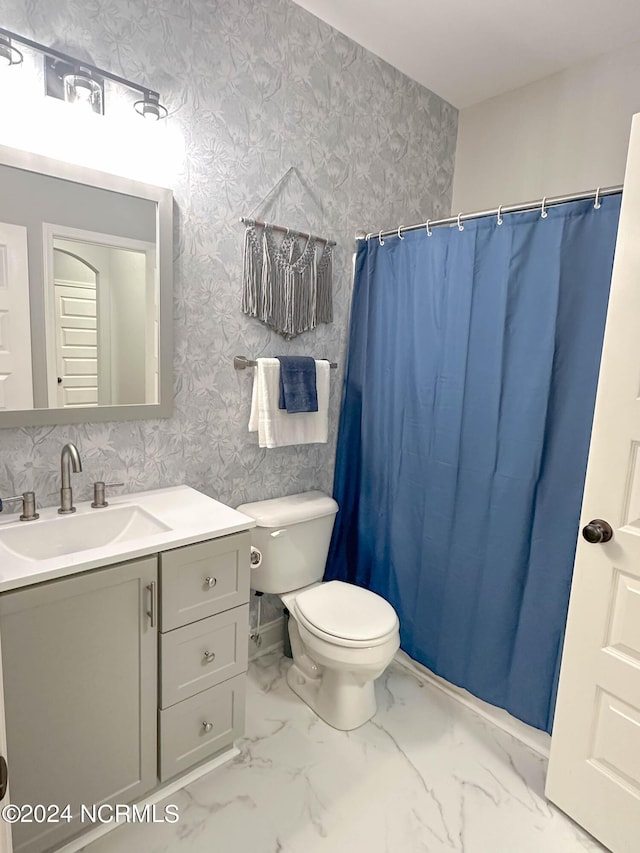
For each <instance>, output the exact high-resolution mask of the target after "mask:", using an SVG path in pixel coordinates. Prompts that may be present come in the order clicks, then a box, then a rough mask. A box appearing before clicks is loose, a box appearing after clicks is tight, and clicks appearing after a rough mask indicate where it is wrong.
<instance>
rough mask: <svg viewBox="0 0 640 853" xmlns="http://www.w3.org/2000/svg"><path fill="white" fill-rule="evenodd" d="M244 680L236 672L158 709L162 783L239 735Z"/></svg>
mask: <svg viewBox="0 0 640 853" xmlns="http://www.w3.org/2000/svg"><path fill="white" fill-rule="evenodd" d="M245 679H246V676H245V675H237V676H236V677H235V678H230V679H229V680H228V681H223V682H222V684H218V685H216V687H212V688H211V689H209V690H205V692H204V693H198V694H197V696H192V697H191V699H185V700H184V702H178V704H177V705H173V706H172V707H171V708H167V709H166V710H164V711H160V712H159V714H160V781H161V782H164V781H165V780H166V779H170V778H171V777H172V776H175V775H176V774H177V773H182V772H183V771H185V770H188V769H189V767H191V766H192V765H194V764H197V763H198V762H199V761H202V760H203V759H205V758H209V757H210V756H212V755H215V753H216V752H219V751H220V750H221V749H224V747H226V746H230V745H231V744H232V743H233V740H234V738H236V737H240V735H241V734H242V732H243V730H244V692H245ZM207 729H208V730H207Z"/></svg>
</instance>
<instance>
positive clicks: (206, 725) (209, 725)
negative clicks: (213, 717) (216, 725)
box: [202, 722, 213, 732]
mask: <svg viewBox="0 0 640 853" xmlns="http://www.w3.org/2000/svg"><path fill="white" fill-rule="evenodd" d="M202 728H203V730H204V731H205V732H210V731H211V729H212V728H213V723H207V722H204V723H203V724H202Z"/></svg>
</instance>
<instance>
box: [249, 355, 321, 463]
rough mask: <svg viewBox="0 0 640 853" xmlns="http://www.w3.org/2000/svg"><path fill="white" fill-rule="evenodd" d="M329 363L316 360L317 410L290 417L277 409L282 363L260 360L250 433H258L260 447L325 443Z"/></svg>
mask: <svg viewBox="0 0 640 853" xmlns="http://www.w3.org/2000/svg"><path fill="white" fill-rule="evenodd" d="M329 370H330V367H329V362H328V361H316V388H317V391H318V411H317V412H298V413H296V414H293V415H290V414H288V413H287V412H286V411H285V410H284V409H279V408H278V402H279V400H280V362H279V361H278V359H277V358H259V359H258V366H257V367H256V368H255V374H254V377H253V393H252V395H251V415H250V416H249V432H257V433H258V444H259V445H260V447H286V446H287V445H289V444H326V442H327V440H328V437H329V375H330V374H329Z"/></svg>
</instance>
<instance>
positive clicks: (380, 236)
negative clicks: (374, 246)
mask: <svg viewBox="0 0 640 853" xmlns="http://www.w3.org/2000/svg"><path fill="white" fill-rule="evenodd" d="M378 243H380V245H381V246H384V240H383V239H382V228H381V229H380V232H379V234H378Z"/></svg>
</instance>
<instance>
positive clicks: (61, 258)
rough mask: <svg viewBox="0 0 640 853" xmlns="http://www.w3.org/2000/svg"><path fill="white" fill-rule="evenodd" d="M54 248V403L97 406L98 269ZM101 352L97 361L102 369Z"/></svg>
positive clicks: (60, 405) (59, 247) (98, 400)
mask: <svg viewBox="0 0 640 853" xmlns="http://www.w3.org/2000/svg"><path fill="white" fill-rule="evenodd" d="M64 242H65V241H59V245H54V250H53V275H54V279H53V290H54V297H53V299H54V312H55V341H56V364H55V372H56V384H55V386H53V387H52V389H51V390H52V392H54V393H55V394H56V401H55V405H56V407H62V406H97V405H98V404H104V403H105V402H106V401H105V400H101V399H100V398H99V395H98V310H97V304H96V303H97V292H98V278H99V275H100V274H99V272H98V270H97V269H94V267H93V266H91V264H90V263H88V261H86V260H85V259H83V258H82V257H80V256H79V255H75V254H73V252H72V251H70V250H68V249H65V248H63V245H60V244H64ZM103 355H104V354H103V353H101V358H100V363H101V366H102V372H104V361H105V359H104V358H103V357H102V356H103Z"/></svg>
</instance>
